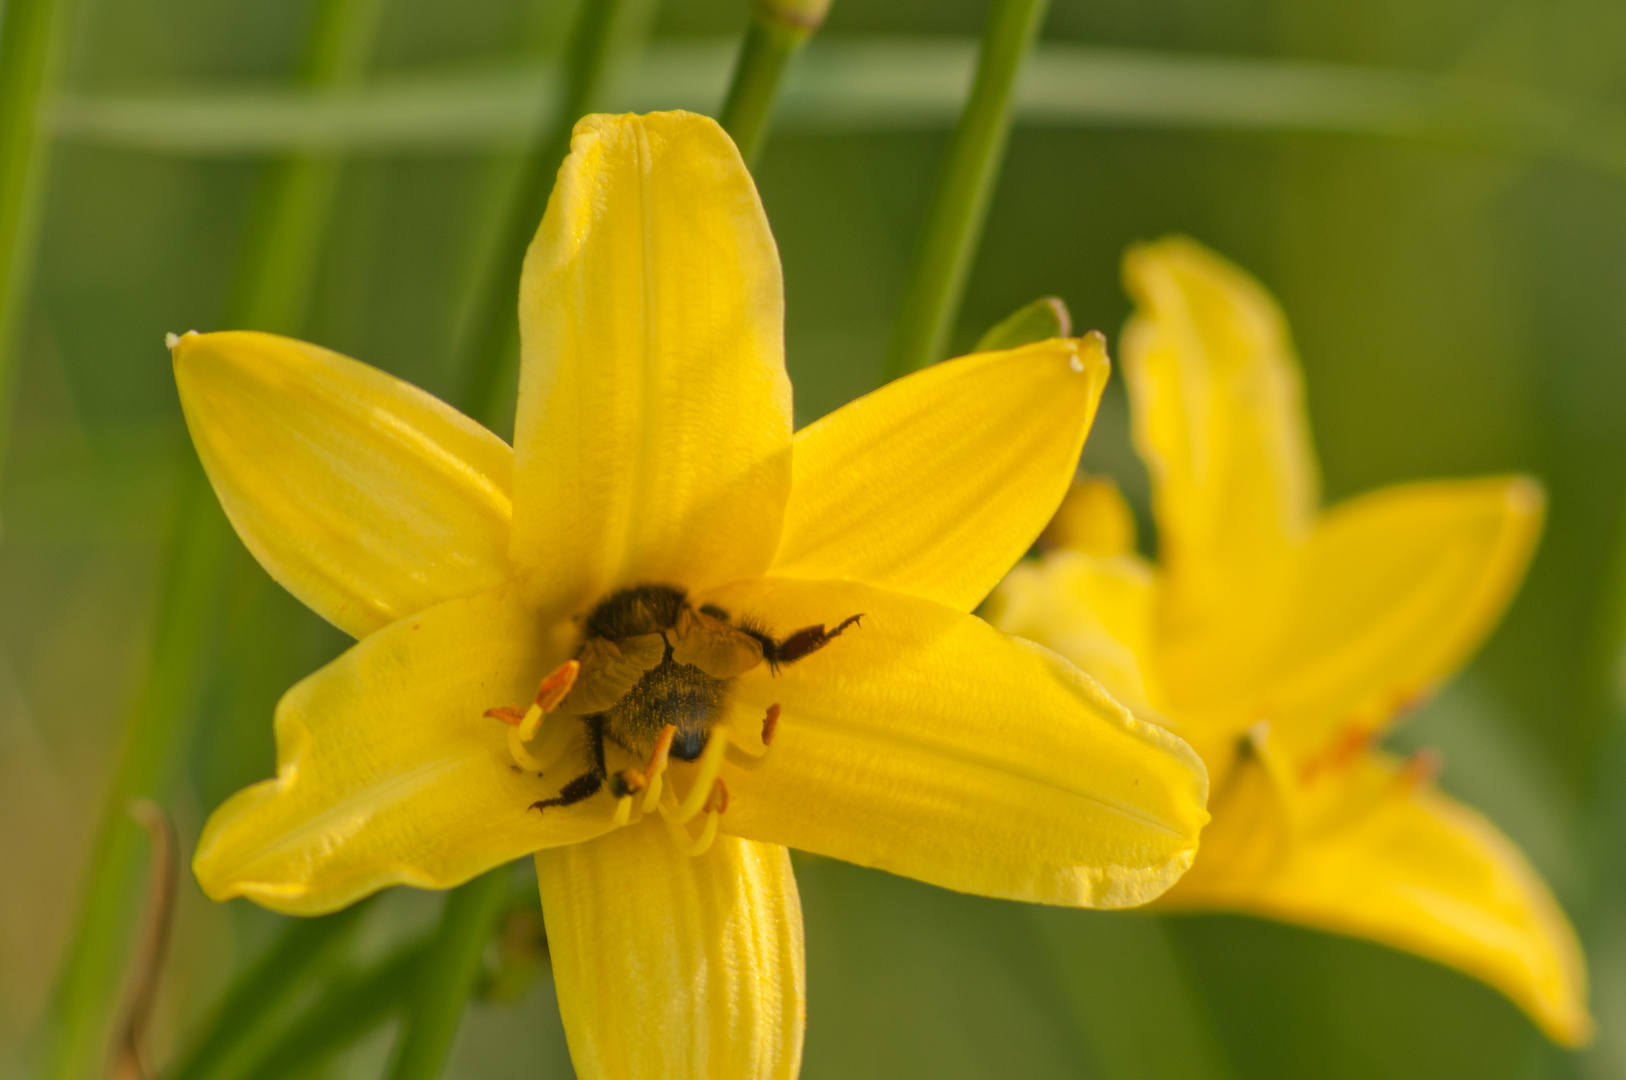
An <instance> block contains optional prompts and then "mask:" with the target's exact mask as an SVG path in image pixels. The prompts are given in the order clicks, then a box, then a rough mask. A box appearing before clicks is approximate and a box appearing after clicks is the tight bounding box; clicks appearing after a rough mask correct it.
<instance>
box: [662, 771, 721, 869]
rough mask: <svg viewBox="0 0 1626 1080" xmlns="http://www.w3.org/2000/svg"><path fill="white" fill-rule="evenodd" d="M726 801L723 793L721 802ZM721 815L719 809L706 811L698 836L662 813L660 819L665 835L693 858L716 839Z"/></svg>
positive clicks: (705, 850) (709, 846)
mask: <svg viewBox="0 0 1626 1080" xmlns="http://www.w3.org/2000/svg"><path fill="white" fill-rule="evenodd" d="M717 783H718V786H721V785H722V781H721V780H719V781H718V782H717ZM724 791H725V793H726V791H727V789H726V788H724ZM727 801H728V796H727V794H724V795H723V802H724V803H726V802H727ZM661 809H662V810H663V811H664V810H665V809H666V808H665V807H662V808H661ZM722 816H723V814H722V811H721V810H712V811H711V812H710V813H708V814H707V815H706V824H705V825H704V826H703V827H702V828H701V830H700V835H699V836H698V837H691V836H690V835H689V830H688V829H685V828H684V827H683V826H682V825H679V824H678V823H677V822H675V821H673V820H672V819H671V818H669V817H667V816H666V815H665V814H664V813H662V815H661V820H663V821H665V822H666V832H667V835H669V836H670V837H671V838H672V843H674V844H676V845H677V849H678V850H679V851H681V852H683V854H685V855H687V856H689V857H690V858H694V857H696V856H698V855H704V854H705V853H706V852H707V851H709V850H711V845H712V844H713V843H714V842H716V840H717V821H718V819H719V818H721V817H722Z"/></svg>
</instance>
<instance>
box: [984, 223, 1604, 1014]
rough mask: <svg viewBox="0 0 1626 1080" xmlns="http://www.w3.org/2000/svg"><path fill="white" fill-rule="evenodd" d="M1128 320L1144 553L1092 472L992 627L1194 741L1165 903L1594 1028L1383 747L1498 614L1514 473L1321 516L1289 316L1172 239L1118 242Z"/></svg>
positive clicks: (992, 607)
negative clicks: (1186, 813) (1174, 876)
mask: <svg viewBox="0 0 1626 1080" xmlns="http://www.w3.org/2000/svg"><path fill="white" fill-rule="evenodd" d="M1125 275H1126V278H1127V282H1128V286H1129V290H1130V292H1131V293H1132V295H1133V297H1134V299H1135V302H1136V305H1137V310H1136V312H1135V314H1134V316H1133V318H1132V319H1131V320H1130V323H1129V326H1128V328H1127V329H1126V331H1125V335H1124V350H1125V356H1124V372H1125V377H1126V378H1127V380H1128V384H1129V391H1130V400H1131V406H1132V416H1133V431H1134V437H1135V441H1136V445H1137V447H1138V448H1139V450H1140V453H1141V456H1142V457H1143V458H1144V459H1145V461H1146V464H1147V467H1148V469H1149V470H1150V472H1151V476H1152V482H1153V510H1154V513H1155V516H1156V519H1157V529H1158V534H1157V535H1158V548H1159V561H1158V565H1157V566H1156V567H1155V568H1154V567H1153V566H1151V565H1149V564H1148V563H1147V562H1146V561H1145V560H1143V559H1141V558H1140V557H1139V556H1137V555H1136V554H1134V550H1133V549H1134V523H1133V518H1132V517H1131V516H1130V513H1129V510H1128V508H1127V507H1126V506H1125V505H1124V503H1123V500H1122V497H1121V496H1118V495H1117V493H1116V489H1115V488H1113V487H1111V486H1110V484H1109V483H1107V482H1103V481H1100V480H1092V481H1086V482H1083V483H1081V484H1080V486H1079V487H1078V488H1077V489H1075V492H1074V493H1073V494H1072V495H1070V496H1069V499H1068V501H1067V503H1066V504H1064V508H1063V511H1062V512H1061V513H1059V514H1058V515H1057V517H1056V519H1055V521H1054V522H1053V523H1052V525H1051V527H1050V530H1049V532H1048V533H1047V537H1046V538H1047V541H1049V542H1051V543H1053V544H1054V545H1055V547H1054V549H1053V550H1051V551H1050V552H1049V553H1047V554H1046V555H1044V556H1043V557H1042V558H1040V559H1039V560H1038V561H1037V562H1035V563H1030V564H1025V565H1023V566H1021V567H1019V568H1018V569H1016V570H1014V571H1013V572H1012V573H1011V574H1010V575H1009V576H1008V577H1007V578H1006V579H1005V581H1004V582H1003V583H1002V584H1001V586H1000V587H999V589H998V590H996V592H995V594H994V596H993V597H992V598H991V600H990V604H989V612H988V613H989V618H990V619H991V621H993V623H994V624H995V625H996V626H998V627H1000V628H1001V629H1003V630H1006V631H1008V632H1010V633H1015V634H1020V635H1022V636H1024V637H1029V638H1032V639H1033V640H1035V641H1039V642H1042V643H1044V644H1046V645H1048V646H1050V647H1051V648H1053V649H1056V650H1057V651H1058V652H1060V653H1061V654H1062V655H1063V656H1066V657H1068V658H1069V659H1071V660H1072V661H1074V662H1075V663H1077V664H1078V665H1079V666H1080V667H1082V668H1084V669H1085V670H1086V671H1088V672H1090V673H1091V674H1092V675H1094V676H1096V677H1097V678H1098V679H1100V680H1101V682H1102V684H1103V685H1104V686H1106V687H1107V689H1108V691H1109V692H1110V693H1112V694H1113V695H1114V696H1115V697H1117V698H1118V699H1119V700H1121V701H1123V702H1125V703H1126V704H1128V705H1130V706H1131V707H1132V708H1133V709H1134V710H1135V711H1136V712H1137V713H1138V714H1139V715H1142V716H1145V717H1149V718H1154V719H1157V720H1158V721H1159V722H1160V723H1163V724H1165V725H1166V726H1168V727H1169V728H1170V729H1171V730H1173V731H1175V732H1176V733H1178V734H1179V735H1181V736H1182V737H1183V738H1185V739H1186V740H1188V741H1189V742H1190V743H1191V744H1192V745H1193V746H1194V747H1196V748H1197V750H1198V751H1199V753H1201V755H1202V757H1203V760H1204V761H1205V762H1206V763H1207V765H1208V769H1209V774H1210V776H1211V777H1213V779H1214V799H1213V805H1212V807H1211V809H1212V812H1213V814H1214V821H1213V823H1212V824H1211V825H1210V826H1209V827H1208V828H1207V829H1206V830H1204V833H1203V845H1202V850H1201V853H1200V854H1199V856H1198V858H1197V862H1196V864H1195V866H1194V867H1193V868H1192V870H1191V872H1190V873H1189V874H1187V875H1186V876H1185V877H1184V878H1183V879H1182V880H1181V881H1180V882H1179V884H1178V885H1176V886H1175V887H1174V888H1173V889H1172V890H1170V891H1169V893H1168V894H1166V895H1165V896H1164V897H1163V898H1162V899H1161V900H1160V901H1159V902H1158V903H1159V905H1160V906H1162V907H1165V908H1169V909H1188V910H1189V909H1222V910H1231V911H1242V912H1253V913H1256V914H1260V915H1266V916H1270V917H1273V918H1278V919H1285V920H1289V921H1292V922H1299V923H1304V924H1306V925H1309V926H1315V927H1320V928H1323V929H1326V930H1333V931H1338V932H1341V933H1347V934H1355V935H1359V936H1362V937H1367V938H1371V939H1373V940H1376V941H1381V942H1385V943H1387V944H1389V945H1392V946H1395V947H1397V948H1401V949H1407V950H1410V951H1412V952H1415V953H1419V954H1421V955H1423V956H1427V957H1431V958H1433V959H1435V960H1438V961H1440V962H1442V963H1446V964H1450V965H1452V966H1454V967H1457V968H1460V969H1461V970H1463V971H1465V972H1468V973H1469V974H1472V975H1475V976H1477V977H1479V978H1481V979H1483V980H1485V981H1486V982H1488V983H1490V984H1491V985H1492V986H1495V987H1497V988H1498V989H1500V990H1501V991H1502V992H1503V993H1505V994H1507V995H1508V996H1509V997H1510V998H1512V999H1513V1000H1514V1001H1515V1002H1517V1003H1518V1004H1519V1005H1520V1006H1521V1007H1523V1008H1524V1009H1525V1011H1526V1012H1528V1013H1529V1014H1530V1015H1531V1016H1532V1017H1533V1018H1534V1019H1535V1020H1536V1022H1537V1023H1538V1024H1539V1025H1540V1026H1541V1027H1542V1029H1543V1030H1544V1031H1546V1032H1547V1034H1548V1035H1550V1036H1551V1037H1552V1038H1554V1039H1555V1040H1558V1041H1559V1042H1563V1043H1567V1044H1571V1045H1574V1044H1578V1043H1581V1042H1583V1041H1585V1040H1586V1039H1587V1038H1588V1034H1589V1032H1590V1031H1591V1028H1592V1021H1591V1018H1590V1016H1589V1015H1588V1011H1587V1004H1586V972H1585V967H1584V964H1583V961H1582V958H1581V953H1580V950H1579V948H1578V946H1577V943H1576V939H1575V934H1574V932H1573V931H1572V930H1571V928H1570V926H1569V923H1568V922H1567V921H1566V920H1565V918H1564V915H1563V913H1562V911H1560V910H1559V907H1558V905H1557V903H1556V902H1555V901H1554V899H1553V897H1552V895H1551V894H1550V893H1549V891H1548V890H1547V887H1546V886H1545V884H1544V883H1543V882H1542V881H1541V879H1540V878H1539V877H1538V876H1537V875H1536V873H1535V872H1534V871H1533V870H1532V869H1531V867H1530V865H1529V864H1528V862H1527V861H1526V860H1525V858H1524V856H1523V854H1522V853H1520V852H1519V851H1518V850H1517V849H1516V848H1515V847H1514V846H1513V845H1512V844H1511V843H1510V842H1509V841H1508V840H1507V839H1506V838H1505V837H1504V836H1502V834H1501V833H1500V832H1498V831H1497V830H1496V828H1495V827H1494V826H1492V825H1491V824H1490V823H1489V822H1487V821H1486V820H1485V819H1484V818H1482V817H1481V816H1479V815H1478V814H1477V813H1475V812H1474V811H1473V810H1471V809H1469V808H1468V807H1466V806H1463V805H1461V804H1459V803H1457V802H1455V801H1453V800H1452V799H1450V798H1448V797H1446V796H1445V795H1443V794H1441V793H1440V792H1439V791H1438V790H1436V789H1435V787H1434V786H1433V785H1432V783H1431V782H1430V781H1431V779H1432V772H1433V769H1432V766H1431V762H1430V759H1429V757H1428V756H1427V755H1421V756H1419V757H1416V758H1414V759H1412V760H1410V761H1397V760H1395V759H1394V758H1392V757H1391V756H1389V755H1388V754H1385V753H1384V752H1382V751H1381V750H1377V749H1374V748H1373V743H1374V740H1375V739H1376V738H1377V737H1378V736H1379V735H1380V734H1381V733H1382V732H1383V731H1384V729H1385V728H1386V726H1387V725H1388V724H1390V723H1391V722H1392V721H1393V720H1394V718H1395V717H1396V716H1397V715H1398V714H1399V713H1400V712H1401V711H1403V710H1404V708H1405V707H1407V706H1408V705H1410V704H1412V703H1415V702H1417V701H1418V700H1420V699H1421V698H1422V697H1423V696H1425V695H1426V694H1428V693H1429V692H1430V691H1431V690H1432V689H1433V688H1434V687H1435V686H1437V685H1438V684H1439V683H1440V682H1441V681H1442V680H1444V679H1445V678H1446V677H1448V676H1449V675H1450V674H1451V673H1452V672H1453V671H1454V670H1456V668H1457V667H1459V666H1460V665H1461V664H1462V663H1463V662H1464V660H1465V659H1466V658H1467V657H1468V655H1469V654H1470V653H1471V652H1472V651H1473V649H1474V648H1475V647H1476V646H1477V645H1478V644H1479V643H1480V641H1481V640H1482V639H1483V638H1484V637H1485V635H1486V634H1487V633H1489V631H1490V629H1491V628H1492V627H1493V626H1494V625H1495V623H1496V620H1497V619H1498V618H1499V617H1500V616H1501V613H1502V610H1503V608H1504V607H1505V606H1506V605H1507V602H1508V600H1509V599H1510V597H1511V596H1512V594H1513V592H1514V590H1515V589H1516V588H1517V586H1518V583H1519V581H1520V579H1521V578H1522V577H1523V575H1524V571H1525V567H1526V565H1527V563H1528V562H1529V559H1530V555H1531V552H1532V551H1533V549H1534V547H1535V543H1536V539H1537V535H1538V533H1539V531H1540V527H1541V519H1542V512H1543V506H1544V502H1543V496H1542V491H1541V489H1540V487H1539V486H1538V485H1537V484H1536V483H1535V482H1534V481H1532V480H1530V479H1528V478H1525V477H1521V476H1508V477H1493V478H1488V479H1479V480H1463V481H1440V482H1433V483H1413V484H1404V485H1400V486H1398V487H1392V488H1387V489H1384V490H1381V491H1377V492H1373V493H1371V494H1367V495H1363V496H1361V497H1359V498H1355V499H1351V500H1349V501H1348V502H1345V503H1342V504H1340V505H1337V506H1334V507H1332V508H1331V509H1329V510H1325V511H1318V509H1317V470H1316V465H1315V460H1314V457H1313V454H1312V450H1311V446H1310V439H1309V434H1308V426H1307V423H1306V418H1305V412H1304V407H1303V402H1302V391H1301V388H1300V384H1299V371H1298V366H1297V361H1296V360H1295V358H1294V355H1293V351H1292V346H1291V343H1290V341H1289V338H1288V332H1287V325H1286V322H1285V320H1284V319H1283V316H1282V314H1281V312H1280V311H1279V310H1278V309H1277V307H1276V304H1275V302H1274V301H1273V300H1272V299H1271V297H1270V296H1269V295H1268V294H1267V293H1266V292H1265V290H1264V289H1263V288H1262V287H1261V286H1260V285H1259V284H1258V283H1257V282H1255V281H1254V280H1252V279H1251V278H1249V277H1248V276H1247V275H1246V274H1244V273H1243V272H1242V271H1241V270H1239V269H1237V268H1236V267H1234V266H1232V265H1231V264H1229V263H1227V262H1225V261H1224V260H1222V259H1220V258H1219V257H1218V256H1216V255H1214V254H1213V253H1211V252H1209V251H1207V250H1206V249H1204V248H1202V247H1200V246H1199V245H1197V244H1195V243H1193V242H1191V241H1189V240H1184V239H1171V240H1164V241H1161V242H1158V243H1155V244H1149V245H1146V246H1143V247H1138V248H1135V249H1133V250H1132V251H1131V252H1130V253H1129V256H1128V258H1127V260H1126V265H1125Z"/></svg>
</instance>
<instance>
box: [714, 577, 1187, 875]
mask: <svg viewBox="0 0 1626 1080" xmlns="http://www.w3.org/2000/svg"><path fill="white" fill-rule="evenodd" d="M707 599H708V600H711V601H713V602H715V603H718V604H720V605H722V606H723V607H724V608H725V609H727V610H730V611H741V612H751V613H755V614H757V615H759V616H761V617H763V618H764V619H765V621H766V622H767V623H768V624H769V625H770V626H772V627H773V628H774V629H775V630H776V631H777V632H779V633H781V634H782V633H784V632H786V631H788V630H791V629H794V628H797V627H801V626H805V625H808V624H810V623H824V624H826V625H827V626H828V625H832V624H834V623H836V622H837V621H839V620H840V619H842V618H845V617H846V616H849V615H853V614H856V613H859V612H862V613H864V619H863V622H862V624H861V625H859V626H855V627H850V628H849V629H848V630H847V631H846V632H845V633H844V634H842V635H841V636H840V637H838V638H835V639H834V640H832V641H831V642H830V643H829V644H828V645H826V646H825V647H824V648H823V649H821V650H819V651H818V652H816V653H814V654H812V655H810V656H807V657H806V658H804V659H802V660H800V661H799V662H797V663H794V664H787V665H784V666H783V667H782V668H781V669H780V671H779V673H778V674H777V675H774V674H773V673H772V672H771V671H769V670H767V665H764V666H763V667H762V668H758V669H757V670H755V671H752V672H749V673H747V674H746V675H744V676H742V677H741V678H740V679H739V681H738V683H737V684H736V688H735V701H734V703H733V705H732V718H733V721H734V724H735V727H736V730H751V729H752V725H759V724H760V723H761V720H762V717H763V715H764V713H765V712H766V710H767V708H768V706H770V705H772V704H775V703H777V704H780V705H781V706H782V707H783V711H782V714H781V717H780V721H779V725H778V733H777V735H776V736H775V738H774V740H773V743H772V746H771V747H770V748H769V749H768V751H767V753H766V755H765V756H764V757H763V758H761V759H760V760H758V761H756V762H753V763H751V764H749V765H743V764H735V765H730V766H728V767H725V769H724V772H723V777H724V780H725V782H726V783H727V785H728V788H729V792H730V796H731V797H730V801H729V804H728V811H727V813H726V814H724V815H723V828H724V829H725V830H728V831H732V832H734V833H735V834H736V835H740V836H746V837H750V838H751V839H755V840H764V841H769V842H773V843H781V844H785V845H786V846H788V847H794V848H800V849H802V850H805V851H813V852H818V853H820V854H824V855H831V856H834V857H836V858H839V859H845V860H847V861H848V862H855V863H860V864H862V865H865V866H875V867H880V868H881V869H884V870H890V871H892V872H893V873H897V874H903V875H906V876H908V877H914V878H919V879H920V880H922V881H928V882H931V883H933V884H936V885H942V886H945V887H947V888H951V889H958V890H960V891H963V892H973V893H981V894H984V895H988V896H999V897H1009V898H1012V899H1020V900H1034V901H1040V902H1043V903H1052V904H1067V905H1073V906H1083V907H1122V906H1127V905H1132V904H1140V903H1144V902H1145V901H1147V900H1149V899H1151V898H1152V897H1154V896H1156V895H1157V894H1158V893H1160V892H1162V891H1163V890H1164V889H1166V888H1168V887H1169V885H1170V884H1171V883H1172V882H1173V881H1174V879H1175V878H1177V877H1179V876H1180V874H1181V873H1182V872H1183V871H1184V870H1185V868H1186V867H1187V866H1188V865H1190V862H1191V858H1192V854H1193V852H1194V850H1195V847H1196V843H1197V833H1198V831H1199V830H1200V829H1201V828H1202V826H1203V824H1204V823H1205V822H1206V821H1207V819H1208V815H1207V813H1206V812H1205V811H1204V809H1203V804H1204V801H1205V799H1206V796H1207V774H1206V773H1205V772H1204V771H1203V766H1202V763H1201V761H1199V760H1198V758H1197V756H1196V754H1194V753H1193V752H1192V751H1191V749H1190V748H1189V747H1187V746H1186V744H1185V743H1183V742H1181V741H1180V740H1179V739H1177V738H1175V737H1174V736H1173V735H1171V734H1169V733H1168V732H1167V731H1165V730H1163V729H1162V728H1159V727H1156V726H1154V725H1152V724H1147V723H1143V722H1141V721H1139V720H1136V719H1135V718H1134V717H1133V716H1132V715H1130V713H1129V712H1128V710H1127V709H1125V708H1124V707H1123V706H1121V705H1119V704H1118V703H1117V702H1115V701H1113V700H1112V699H1111V698H1110V697H1108V696H1107V695H1106V693H1105V692H1104V691H1103V690H1102V689H1101V688H1100V686H1099V684H1097V683H1096V682H1095V681H1094V680H1093V679H1091V678H1089V677H1088V676H1087V675H1084V674H1083V673H1082V672H1080V671H1079V670H1078V669H1077V668H1075V667H1073V666H1072V665H1071V664H1068V663H1067V662H1066V661H1064V660H1062V659H1061V658H1060V657H1058V656H1056V655H1055V654H1054V653H1052V652H1050V651H1048V650H1046V649H1042V648H1040V647H1038V646H1036V645H1033V644H1032V643H1030V642H1026V641H1022V640H1020V639H1017V638H1012V637H1009V636H1007V635H1005V634H1001V633H1000V632H998V631H997V630H995V629H993V628H992V627H991V626H989V625H988V624H987V623H985V622H983V621H982V620H980V619H977V618H973V617H971V616H969V615H964V614H962V613H960V612H958V611H955V610H954V609H952V608H948V607H945V606H942V605H940V604H935V603H932V602H931V601H929V600H921V599H918V598H915V597H910V596H904V595H902V594H900V593H893V592H888V591H886V590H883V589H877V588H875V587H873V586H867V585H859V584H857V583H852V582H835V581H828V582H820V581H798V580H792V579H785V578H779V579H767V580H763V581H758V582H752V583H749V584H745V585H738V586H731V587H728V588H725V589H720V590H717V591H716V592H715V593H714V594H713V595H711V596H709V597H707Z"/></svg>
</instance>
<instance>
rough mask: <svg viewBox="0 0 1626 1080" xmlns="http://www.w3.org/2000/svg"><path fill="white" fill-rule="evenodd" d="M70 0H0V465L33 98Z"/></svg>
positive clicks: (52, 62) (34, 146) (41, 93)
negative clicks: (0, 2)
mask: <svg viewBox="0 0 1626 1080" xmlns="http://www.w3.org/2000/svg"><path fill="white" fill-rule="evenodd" d="M72 7H73V4H72V2H71V0H6V3H4V4H0V472H3V471H4V466H5V456H6V451H7V450H8V449H9V447H10V444H11V438H10V435H11V430H10V429H11V413H12V408H11V398H12V393H13V389H14V386H15V383H16V376H17V365H18V357H19V354H20V353H21V351H22V340H23V328H24V326H25V325H26V323H27V312H28V307H29V294H30V288H29V282H30V279H31V277H32V274H33V269H34V251H35V248H36V247H37V246H38V244H39V228H40V217H41V211H42V209H43V207H44V203H45V180H46V165H47V162H48V159H49V157H50V150H51V140H50V136H49V134H48V133H47V132H46V130H45V126H44V124H42V123H41V109H40V105H41V104H42V103H43V102H44V101H45V99H46V98H47V96H48V95H49V94H50V92H51V90H52V89H53V83H54V82H55V76H56V69H57V67H58V66H59V65H58V63H57V58H58V56H59V55H60V53H61V52H62V48H61V41H62V39H63V38H65V37H66V36H67V34H66V32H65V31H66V28H67V27H68V26H69V25H70V23H71V21H72Z"/></svg>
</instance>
